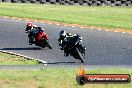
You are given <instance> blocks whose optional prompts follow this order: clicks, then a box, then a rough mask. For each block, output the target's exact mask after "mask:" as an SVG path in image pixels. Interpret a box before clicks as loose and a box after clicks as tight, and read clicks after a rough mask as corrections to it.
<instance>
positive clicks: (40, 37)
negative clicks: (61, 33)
mask: <svg viewBox="0 0 132 88" xmlns="http://www.w3.org/2000/svg"><path fill="white" fill-rule="evenodd" d="M30 32H31V31H26V33H28V34H29V33H30ZM32 34H33V37H34V38H33V39H34V40H33V44H35V45H36V46H39V47H42V48H45V47H48V48H49V49H52V46H51V44H50V43H49V40H48V36H47V35H46V33H45V32H44V31H41V32H37V33H32Z"/></svg>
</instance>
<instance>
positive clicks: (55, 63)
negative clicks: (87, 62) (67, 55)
mask: <svg viewBox="0 0 132 88" xmlns="http://www.w3.org/2000/svg"><path fill="white" fill-rule="evenodd" d="M73 63H76V62H53V63H47V64H73Z"/></svg>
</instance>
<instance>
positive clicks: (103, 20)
mask: <svg viewBox="0 0 132 88" xmlns="http://www.w3.org/2000/svg"><path fill="white" fill-rule="evenodd" d="M0 16H14V17H22V18H34V19H38V20H40V19H44V20H52V21H58V22H64V23H70V24H71V23H72V24H81V25H88V26H97V27H103V28H121V29H132V8H129V7H88V6H62V5H40V4H10V3H0Z"/></svg>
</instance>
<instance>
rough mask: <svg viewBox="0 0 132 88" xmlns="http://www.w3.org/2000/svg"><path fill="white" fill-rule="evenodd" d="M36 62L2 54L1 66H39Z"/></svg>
mask: <svg viewBox="0 0 132 88" xmlns="http://www.w3.org/2000/svg"><path fill="white" fill-rule="evenodd" d="M37 64H39V63H38V62H37V61H35V60H27V59H25V58H22V57H18V56H15V55H9V54H5V53H1V52H0V65H37Z"/></svg>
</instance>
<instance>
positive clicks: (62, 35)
mask: <svg viewBox="0 0 132 88" xmlns="http://www.w3.org/2000/svg"><path fill="white" fill-rule="evenodd" d="M65 37H66V31H64V30H62V31H61V32H60V38H61V39H64V38H65Z"/></svg>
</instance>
